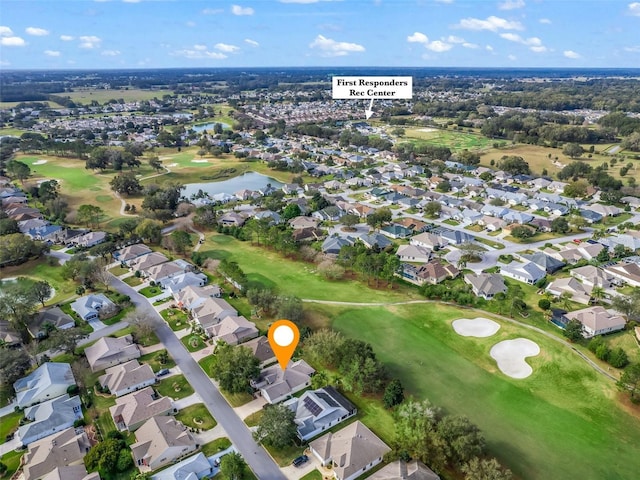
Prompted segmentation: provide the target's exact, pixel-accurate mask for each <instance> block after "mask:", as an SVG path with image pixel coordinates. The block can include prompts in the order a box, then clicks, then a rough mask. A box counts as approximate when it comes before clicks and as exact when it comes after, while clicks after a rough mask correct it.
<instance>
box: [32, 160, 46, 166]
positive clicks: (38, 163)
mask: <svg viewBox="0 0 640 480" xmlns="http://www.w3.org/2000/svg"><path fill="white" fill-rule="evenodd" d="M45 163H47V160H36V161H35V162H33V163H32V164H31V165H44V164H45Z"/></svg>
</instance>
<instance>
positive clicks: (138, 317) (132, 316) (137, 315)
mask: <svg viewBox="0 0 640 480" xmlns="http://www.w3.org/2000/svg"><path fill="white" fill-rule="evenodd" d="M123 321H125V322H127V323H128V324H129V325H131V327H132V332H131V333H132V334H133V338H134V339H135V340H136V341H137V342H139V343H142V342H140V340H141V339H145V338H149V337H150V336H151V335H152V334H153V333H154V331H155V325H154V324H155V322H154V319H153V318H152V317H150V316H149V315H147V314H146V313H144V312H142V311H137V310H134V311H132V312H130V313H128V314H127V315H126V316H125V317H124V318H123Z"/></svg>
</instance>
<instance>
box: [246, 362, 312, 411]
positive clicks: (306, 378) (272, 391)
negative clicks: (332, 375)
mask: <svg viewBox="0 0 640 480" xmlns="http://www.w3.org/2000/svg"><path fill="white" fill-rule="evenodd" d="M314 373H315V370H314V369H313V368H312V367H311V366H309V364H308V363H307V362H305V361H304V360H297V361H295V362H294V361H289V363H288V364H287V368H286V369H284V370H283V369H282V368H280V365H273V366H271V367H266V368H264V369H263V370H262V371H261V372H260V375H259V376H258V378H256V379H253V380H251V386H252V387H253V388H255V389H256V390H258V391H259V392H260V395H262V397H263V398H264V399H265V400H266V401H267V402H268V403H271V404H274V403H278V402H281V401H282V400H284V399H286V398H288V397H290V396H291V395H293V394H294V393H296V392H299V391H300V390H303V389H305V388H307V387H308V386H309V385H311V376H312V375H313V374H314Z"/></svg>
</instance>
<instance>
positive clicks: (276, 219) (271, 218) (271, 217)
mask: <svg viewBox="0 0 640 480" xmlns="http://www.w3.org/2000/svg"><path fill="white" fill-rule="evenodd" d="M327 208H329V207H327ZM253 218H255V219H256V220H268V225H277V224H279V223H280V222H281V221H282V217H280V214H279V213H277V212H273V211H271V210H263V211H261V212H257V213H256V214H255V215H254V216H253Z"/></svg>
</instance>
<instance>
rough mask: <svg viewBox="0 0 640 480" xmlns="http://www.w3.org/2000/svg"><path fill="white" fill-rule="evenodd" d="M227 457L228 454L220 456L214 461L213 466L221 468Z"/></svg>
mask: <svg viewBox="0 0 640 480" xmlns="http://www.w3.org/2000/svg"><path fill="white" fill-rule="evenodd" d="M225 455H227V453H225V454H224V455H220V456H219V457H218V458H216V459H215V460H214V461H213V466H214V467H219V466H220V463H221V462H222V459H223V458H224V456H225Z"/></svg>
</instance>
